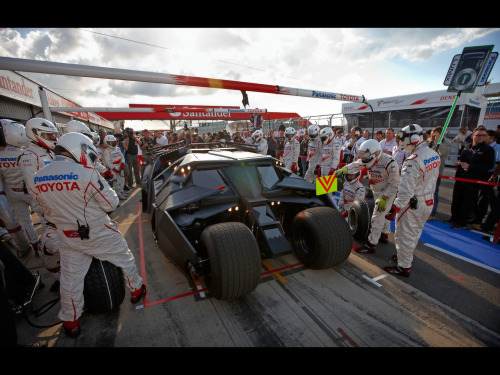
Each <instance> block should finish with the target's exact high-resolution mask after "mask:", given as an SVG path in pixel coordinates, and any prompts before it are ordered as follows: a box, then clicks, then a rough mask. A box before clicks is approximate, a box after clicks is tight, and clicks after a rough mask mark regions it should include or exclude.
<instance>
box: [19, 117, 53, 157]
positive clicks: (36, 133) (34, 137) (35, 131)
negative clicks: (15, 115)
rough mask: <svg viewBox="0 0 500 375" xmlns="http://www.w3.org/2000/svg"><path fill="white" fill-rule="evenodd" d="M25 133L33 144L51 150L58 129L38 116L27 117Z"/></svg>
mask: <svg viewBox="0 0 500 375" xmlns="http://www.w3.org/2000/svg"><path fill="white" fill-rule="evenodd" d="M24 128H25V129H26V135H27V136H28V138H29V139H30V140H31V141H32V142H33V143H35V144H38V145H39V146H42V147H45V148H48V149H49V150H53V149H54V147H56V142H57V139H58V138H59V130H57V128H56V126H55V125H54V124H53V123H51V122H50V121H49V120H46V119H44V118H40V117H34V118H32V119H29V120H28V122H26V125H25V126H24Z"/></svg>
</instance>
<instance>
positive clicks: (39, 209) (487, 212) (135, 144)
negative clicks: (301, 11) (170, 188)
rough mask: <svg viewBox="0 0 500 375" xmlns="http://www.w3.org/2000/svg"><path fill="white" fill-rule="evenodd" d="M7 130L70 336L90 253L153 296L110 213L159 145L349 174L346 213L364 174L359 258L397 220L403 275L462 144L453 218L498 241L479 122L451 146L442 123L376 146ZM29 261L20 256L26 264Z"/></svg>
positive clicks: (303, 137)
mask: <svg viewBox="0 0 500 375" xmlns="http://www.w3.org/2000/svg"><path fill="white" fill-rule="evenodd" d="M0 122H1V125H2V126H1V128H0V130H1V131H0V157H1V158H2V160H5V161H7V162H5V163H3V164H2V168H0V175H1V176H2V178H3V180H4V185H3V189H4V194H5V196H6V197H7V199H8V201H9V202H10V204H11V205H12V207H13V210H14V213H15V216H16V220H17V221H18V223H19V227H20V228H22V230H23V233H25V235H26V238H27V240H28V242H29V243H30V244H31V248H32V249H33V250H34V251H35V252H37V253H38V254H40V258H41V261H42V263H43V265H44V266H45V267H46V268H47V270H48V271H49V272H52V273H54V274H55V275H56V278H57V280H58V284H59V291H60V296H61V310H60V312H59V317H60V319H61V320H62V322H63V327H64V329H65V331H66V332H67V333H68V335H70V336H72V337H76V336H77V335H78V334H79V333H80V326H79V318H80V316H81V314H82V311H83V303H84V301H83V282H84V277H85V274H86V272H87V270H88V268H89V265H90V262H91V260H92V258H93V257H95V258H98V259H101V260H107V261H109V262H111V263H113V264H115V265H117V266H118V267H120V268H121V269H122V270H123V274H124V279H125V280H126V283H125V285H126V286H127V287H128V289H129V290H130V293H131V297H130V300H131V302H132V303H136V302H138V301H139V300H140V299H141V298H142V296H143V295H144V294H145V293H146V287H145V285H144V284H143V283H142V279H141V277H140V276H139V274H138V272H137V268H136V265H135V259H134V256H133V255H132V253H131V251H130V249H129V248H128V245H127V243H126V241H125V240H124V238H123V236H122V235H121V233H120V232H119V230H118V227H117V224H116V223H114V222H113V221H112V220H111V219H110V218H109V214H110V213H111V212H112V211H114V210H115V209H116V208H117V207H118V206H119V203H120V201H121V200H126V199H127V198H128V194H129V192H130V191H131V190H133V189H134V188H136V187H138V186H140V184H141V175H140V166H141V163H142V162H143V158H142V155H143V154H145V153H147V152H148V150H150V149H153V148H156V147H163V146H166V145H169V144H174V143H177V142H184V143H185V144H197V143H200V144H202V143H210V142H214V141H218V142H227V143H228V144H230V143H231V142H238V143H242V144H249V145H254V146H256V152H257V153H260V154H263V155H270V156H272V157H274V158H278V159H280V160H282V162H283V163H284V166H285V168H288V169H289V170H290V171H291V172H292V173H295V174H297V175H299V176H301V177H303V178H304V179H305V180H307V181H309V182H311V183H312V182H314V180H315V179H316V178H319V177H324V176H332V175H335V176H340V175H345V183H344V185H343V190H342V191H341V195H340V199H339V203H338V209H339V211H340V213H341V214H342V215H343V216H344V217H346V216H347V212H348V210H349V206H350V205H351V204H352V202H353V201H354V200H356V199H365V198H366V193H367V189H366V188H365V186H364V185H363V184H362V183H361V181H362V179H363V177H364V176H365V175H367V177H368V184H369V187H370V189H371V190H372V192H373V197H374V201H375V208H374V211H373V214H372V217H371V230H370V233H369V235H368V239H367V242H366V243H365V245H364V246H363V247H360V248H358V249H356V251H357V252H359V253H368V254H369V253H374V252H375V251H376V248H377V245H378V243H388V242H389V233H390V221H391V220H394V219H395V220H396V222H397V225H396V231H395V237H394V238H395V245H396V251H397V254H396V255H394V257H393V259H394V260H395V261H396V262H397V263H396V265H395V266H394V265H390V266H387V267H385V268H384V269H385V270H386V271H387V272H389V273H391V274H394V275H398V276H406V277H407V276H409V275H410V274H411V264H412V260H413V251H414V249H415V247H416V246H417V243H418V239H419V238H420V235H421V233H422V230H423V226H424V224H425V222H426V221H429V220H433V219H434V218H435V215H436V210H437V207H438V203H439V187H440V180H441V179H440V178H439V176H440V175H442V174H443V170H444V167H445V161H446V159H447V158H448V156H449V154H450V150H451V145H452V143H453V142H458V143H459V157H458V160H457V161H456V162H455V165H456V168H457V170H456V174H455V178H456V181H455V183H454V189H453V200H452V204H451V217H450V218H449V220H448V221H447V222H448V223H449V224H450V225H451V228H452V229H465V228H467V226H468V224H471V225H472V226H473V227H474V228H475V229H478V230H482V231H484V232H488V233H493V231H494V229H495V226H496V224H497V222H498V220H499V216H500V210H499V205H500V197H499V194H500V189H499V187H498V186H496V187H495V186H493V185H491V184H487V182H497V181H498V176H499V175H500V129H497V131H493V130H487V129H486V128H485V127H484V126H478V127H477V128H475V129H474V130H473V131H472V132H470V134H469V133H468V132H467V129H461V130H460V132H459V135H457V137H455V138H454V139H453V140H452V141H449V140H447V139H446V137H441V135H442V132H443V129H442V128H441V127H436V128H434V129H432V130H430V131H429V132H425V133H424V132H423V130H422V128H421V127H420V126H419V125H417V124H411V125H408V126H406V127H404V128H403V129H402V130H401V131H399V132H398V133H397V134H396V132H395V130H394V129H392V128H388V129H386V130H385V132H382V131H381V130H378V131H377V132H376V133H375V134H374V137H373V138H371V137H370V133H369V131H368V130H363V129H362V128H360V127H359V126H353V127H352V128H351V129H350V132H349V134H346V135H344V134H343V129H342V128H332V127H323V128H321V127H320V126H318V125H315V124H312V125H309V126H308V127H307V128H306V127H304V126H299V127H298V128H297V129H295V128H294V127H286V126H285V125H284V124H283V123H281V124H280V125H279V127H278V128H276V129H272V130H270V131H269V132H268V133H267V134H264V131H263V130H262V126H258V124H259V122H258V118H257V120H256V123H255V124H256V126H255V127H254V130H253V132H251V133H250V134H243V133H240V132H238V131H236V132H235V133H234V134H232V135H231V134H229V133H228V132H227V131H219V132H217V133H207V134H205V133H202V134H200V133H199V132H198V131H192V129H189V128H188V127H187V126H185V127H184V129H182V130H181V131H180V132H179V133H177V132H173V131H172V132H161V131H158V130H154V131H153V132H151V131H149V130H147V129H144V130H143V131H142V132H137V131H134V130H133V129H131V128H126V129H125V130H124V131H123V133H120V134H112V132H106V131H105V130H99V131H98V133H96V132H94V131H92V130H90V129H89V128H88V127H87V126H86V125H85V124H84V123H82V122H80V121H75V120H73V121H70V122H68V124H67V125H66V127H65V129H64V130H65V131H64V134H60V132H59V129H58V128H57V127H56V126H55V125H54V124H52V123H51V122H50V121H48V120H45V119H43V118H32V119H30V120H28V121H27V122H26V124H25V125H22V124H20V123H19V122H16V121H12V120H8V119H2V120H0ZM499 128H500V125H499ZM440 138H441V139H440ZM11 161H12V162H11ZM14 161H15V162H14ZM478 181H479V182H486V184H481V183H478ZM32 211H33V212H35V213H36V214H37V215H38V217H39V218H40V222H41V224H42V229H41V231H42V234H41V235H40V236H38V235H37V232H36V230H35V228H34V226H33V222H32V218H31V212H32ZM1 224H2V223H0V225H1ZM12 230H13V229H12ZM30 250H31V249H30ZM25 255H26V254H23V253H20V254H19V253H18V256H19V257H20V258H22V257H24V256H25Z"/></svg>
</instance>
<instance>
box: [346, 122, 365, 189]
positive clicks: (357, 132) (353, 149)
mask: <svg viewBox="0 0 500 375" xmlns="http://www.w3.org/2000/svg"><path fill="white" fill-rule="evenodd" d="M362 132H363V130H362V129H361V128H360V127H359V126H353V127H352V128H351V140H350V142H349V145H348V146H347V148H348V149H349V151H350V152H349V153H350V155H351V157H350V161H349V162H347V163H350V162H352V161H354V160H357V159H358V150H359V146H361V144H362V143H363V142H364V141H366V140H367V138H364V137H363V136H361V133H362ZM362 178H363V177H362V176H361V179H362Z"/></svg>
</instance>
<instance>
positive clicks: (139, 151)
mask: <svg viewBox="0 0 500 375" xmlns="http://www.w3.org/2000/svg"><path fill="white" fill-rule="evenodd" d="M135 135H136V136H137V137H139V136H140V133H139V132H136V133H135ZM105 141H106V139H105ZM141 142H142V141H141ZM141 146H142V145H141ZM137 160H138V161H139V170H141V165H142V163H144V158H143V157H142V149H141V147H140V146H138V147H137Z"/></svg>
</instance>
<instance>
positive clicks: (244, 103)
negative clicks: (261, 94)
mask: <svg viewBox="0 0 500 375" xmlns="http://www.w3.org/2000/svg"><path fill="white" fill-rule="evenodd" d="M240 91H241V93H242V94H243V100H242V101H241V102H242V103H243V107H245V108H246V107H247V105H250V103H249V102H248V95H247V92H246V91H245V90H240Z"/></svg>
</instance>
